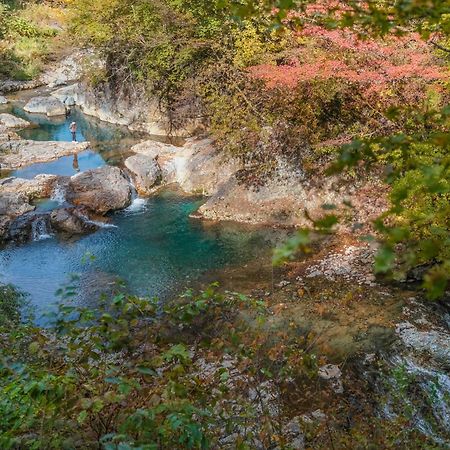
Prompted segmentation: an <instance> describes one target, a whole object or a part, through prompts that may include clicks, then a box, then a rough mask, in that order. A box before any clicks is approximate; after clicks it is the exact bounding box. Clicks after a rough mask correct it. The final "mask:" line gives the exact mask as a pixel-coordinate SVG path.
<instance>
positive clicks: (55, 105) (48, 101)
mask: <svg viewBox="0 0 450 450" xmlns="http://www.w3.org/2000/svg"><path fill="white" fill-rule="evenodd" d="M23 109H24V110H25V111H27V112H29V113H37V114H47V116H49V117H53V116H63V115H65V114H66V107H65V106H64V104H63V103H62V102H61V101H60V100H58V99H57V98H55V97H34V98H32V99H31V100H30V101H29V102H28V103H27V104H26V105H25V107H24V108H23Z"/></svg>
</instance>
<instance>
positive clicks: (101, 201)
mask: <svg viewBox="0 0 450 450" xmlns="http://www.w3.org/2000/svg"><path fill="white" fill-rule="evenodd" d="M67 200H68V201H69V202H70V203H72V204H74V205H76V206H84V207H86V208H87V209H89V210H90V211H93V212H96V213H99V214H106V213H107V212H109V211H116V210H119V209H124V208H126V207H127V206H129V205H130V203H131V186H130V183H129V182H128V180H127V178H126V177H125V175H124V173H123V172H122V171H121V170H120V169H119V168H118V167H111V166H105V167H102V168H100V169H95V170H88V171H86V172H82V173H79V174H77V175H74V176H73V177H71V178H70V181H69V183H68V188H67Z"/></svg>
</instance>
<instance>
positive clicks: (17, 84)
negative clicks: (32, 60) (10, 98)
mask: <svg viewBox="0 0 450 450" xmlns="http://www.w3.org/2000/svg"><path fill="white" fill-rule="evenodd" d="M41 85H42V83H41V81H40V80H37V79H36V80H30V81H16V80H5V81H0V92H3V93H5V94H7V93H9V92H16V91H23V90H28V89H35V88H37V87H39V86H41Z"/></svg>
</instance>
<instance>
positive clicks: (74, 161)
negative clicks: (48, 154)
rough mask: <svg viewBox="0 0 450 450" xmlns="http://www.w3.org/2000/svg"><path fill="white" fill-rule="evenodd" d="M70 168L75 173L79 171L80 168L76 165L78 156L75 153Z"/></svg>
mask: <svg viewBox="0 0 450 450" xmlns="http://www.w3.org/2000/svg"><path fill="white" fill-rule="evenodd" d="M72 167H73V170H75V172H79V171H80V166H79V164H78V155H77V154H76V153H75V155H73V163H72Z"/></svg>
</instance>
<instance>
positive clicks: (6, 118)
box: [0, 102, 31, 128]
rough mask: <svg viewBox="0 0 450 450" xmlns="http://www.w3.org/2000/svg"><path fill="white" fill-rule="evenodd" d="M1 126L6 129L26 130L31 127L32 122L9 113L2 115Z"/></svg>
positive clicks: (0, 116)
mask: <svg viewBox="0 0 450 450" xmlns="http://www.w3.org/2000/svg"><path fill="white" fill-rule="evenodd" d="M0 103H1V102H0ZM0 124H1V125H4V126H5V127H6V128H26V127H29V126H30V125H31V124H30V122H27V121H26V120H23V119H21V118H20V117H16V116H13V115H12V114H7V113H3V114H0Z"/></svg>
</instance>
